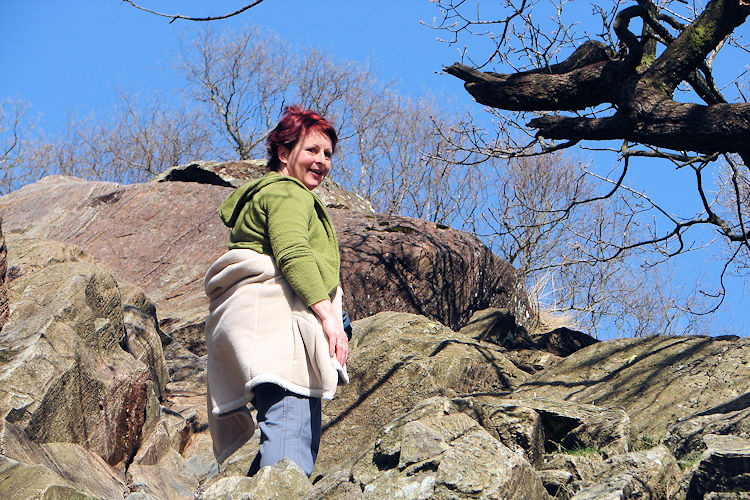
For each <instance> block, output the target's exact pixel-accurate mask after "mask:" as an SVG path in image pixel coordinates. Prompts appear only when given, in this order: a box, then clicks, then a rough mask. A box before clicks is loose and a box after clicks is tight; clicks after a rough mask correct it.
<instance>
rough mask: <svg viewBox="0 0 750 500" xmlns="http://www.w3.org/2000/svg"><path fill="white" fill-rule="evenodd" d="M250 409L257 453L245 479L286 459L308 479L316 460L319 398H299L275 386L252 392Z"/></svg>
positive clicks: (318, 441) (319, 417)
mask: <svg viewBox="0 0 750 500" xmlns="http://www.w3.org/2000/svg"><path fill="white" fill-rule="evenodd" d="M253 394H254V397H253V400H252V405H253V406H254V407H255V408H256V409H257V410H258V416H257V419H258V427H259V428H260V450H258V454H257V455H256V456H255V459H254V460H253V463H252V465H251V466H250V470H249V471H248V473H247V475H248V476H252V475H254V474H255V473H256V472H258V470H260V469H261V468H262V467H265V466H267V465H274V464H276V463H278V462H279V461H281V459H282V458H285V457H286V458H289V459H291V460H292V461H293V462H294V463H296V464H297V465H299V467H300V468H301V469H302V470H303V471H304V472H305V474H307V475H308V476H309V475H310V474H312V471H313V466H314V465H315V459H316V458H317V456H318V447H319V446H320V433H321V406H320V398H311V397H307V396H300V395H299V394H295V393H293V392H290V391H287V390H285V389H283V388H281V387H280V386H278V385H276V384H260V385H258V386H256V387H255V388H254V389H253Z"/></svg>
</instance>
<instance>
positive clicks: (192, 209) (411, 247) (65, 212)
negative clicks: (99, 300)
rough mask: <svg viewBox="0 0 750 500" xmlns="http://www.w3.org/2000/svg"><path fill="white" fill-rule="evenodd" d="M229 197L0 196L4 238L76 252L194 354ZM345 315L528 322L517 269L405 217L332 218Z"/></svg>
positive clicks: (78, 191) (160, 189)
mask: <svg viewBox="0 0 750 500" xmlns="http://www.w3.org/2000/svg"><path fill="white" fill-rule="evenodd" d="M231 192H232V188H228V187H222V186H216V185H210V184H199V183H195V182H158V183H147V184H133V185H123V186H121V185H118V184H113V183H107V182H93V181H84V180H81V179H76V178H71V177H61V176H51V177H46V178H44V179H42V180H41V181H39V182H37V183H35V184H31V185H28V186H25V187H23V188H22V189H20V190H18V191H15V192H13V193H10V194H8V195H5V196H3V197H1V198H0V213H3V215H4V218H5V226H6V228H7V231H12V232H16V233H18V232H21V233H23V234H24V235H25V236H30V237H41V238H51V239H56V240H62V241H66V242H70V243H75V244H77V245H80V246H81V247H83V248H84V249H85V251H86V252H87V253H88V254H89V255H91V256H92V257H93V258H94V259H95V260H96V261H97V262H99V263H100V264H101V265H103V266H104V267H106V268H107V269H109V270H110V271H111V272H112V273H114V274H115V275H116V276H117V277H118V278H121V279H124V280H126V281H129V282H132V283H133V284H135V285H137V286H139V287H141V288H143V290H144V291H145V293H146V295H147V296H148V297H149V298H150V299H151V300H153V301H154V303H156V305H157V311H158V314H159V318H160V326H161V328H162V329H163V330H164V332H165V333H168V334H170V335H172V336H174V337H175V338H177V339H178V340H180V341H181V342H182V343H183V344H184V345H185V346H186V347H188V348H189V349H190V350H192V351H193V352H196V353H198V354H202V353H203V350H204V347H203V321H204V318H205V316H206V312H207V300H206V298H205V296H204V293H203V277H204V274H205V271H206V269H207V268H208V266H209V265H210V264H211V263H212V262H213V261H214V260H215V259H216V258H217V257H218V256H219V255H221V254H222V253H223V252H224V251H225V250H226V241H227V237H228V229H227V228H226V227H224V225H223V224H222V222H221V220H220V219H219V217H218V215H217V210H218V207H219V205H220V204H221V202H222V201H223V200H224V199H225V198H226V197H227V196H228V195H229V194H230V193H231ZM330 213H331V217H332V219H333V221H334V225H335V226H336V229H337V232H338V234H339V242H340V245H341V255H342V272H341V277H342V285H343V287H344V289H345V291H346V293H347V294H348V295H347V298H346V299H345V306H346V308H347V309H348V311H349V312H350V315H351V316H352V318H353V319H358V318H362V317H365V316H369V315H372V314H374V313H376V312H379V311H383V310H396V311H405V312H413V313H418V314H422V315H425V316H428V317H430V318H433V319H436V320H438V321H440V322H441V323H443V324H446V325H448V326H451V327H452V328H454V329H456V328H459V327H460V326H462V324H463V323H465V322H466V321H468V319H469V317H470V316H471V314H472V313H473V312H474V311H476V310H479V309H484V308H486V307H490V306H493V307H507V308H509V309H510V310H511V311H513V313H514V314H515V315H516V317H517V318H520V319H519V321H521V320H523V319H524V318H527V317H528V316H529V313H528V310H527V309H528V307H527V304H528V302H527V298H526V295H525V292H524V291H523V287H522V284H521V283H520V282H519V281H518V280H517V278H516V275H515V271H514V270H513V268H512V267H511V266H510V265H509V264H507V263H506V262H504V261H502V260H501V259H499V258H498V257H496V256H494V255H492V253H491V252H490V251H489V249H488V248H487V247H485V246H484V245H482V244H481V242H480V241H479V240H477V239H476V238H475V237H473V236H471V235H469V234H467V233H463V232H460V231H455V230H452V229H446V228H441V227H438V226H436V225H435V224H432V223H429V222H425V221H421V220H417V219H410V218H406V217H395V216H391V217H385V216H380V215H373V214H368V213H366V212H361V211H353V210H338V209H330Z"/></svg>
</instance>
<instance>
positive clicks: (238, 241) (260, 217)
mask: <svg viewBox="0 0 750 500" xmlns="http://www.w3.org/2000/svg"><path fill="white" fill-rule="evenodd" d="M219 215H220V216H221V220H223V221H224V224H225V225H226V226H228V227H230V228H232V231H231V233H230V235H229V245H228V247H229V249H230V250H231V249H233V248H249V249H250V250H254V251H256V252H259V253H263V254H266V255H270V256H272V257H273V258H274V260H275V261H276V265H278V266H279V269H281V272H282V273H283V274H284V277H285V278H286V280H287V281H288V282H289V285H290V286H291V287H292V289H293V290H294V291H295V292H296V293H297V295H298V296H299V297H300V298H301V299H302V301H303V302H304V303H305V305H307V306H310V305H311V304H315V303H316V302H320V301H321V300H323V299H330V298H331V296H332V294H333V293H334V292H335V290H336V287H337V286H338V284H339V272H340V265H341V260H340V257H339V245H338V240H337V239H336V231H335V230H334V228H333V224H332V223H331V219H330V217H329V216H328V212H327V211H326V208H325V205H323V202H321V201H320V199H318V197H317V196H315V195H314V194H313V193H312V192H311V191H310V190H309V189H307V188H306V187H305V185H304V184H302V183H301V182H300V181H299V180H297V179H295V178H293V177H287V176H284V175H281V174H279V173H278V172H269V173H267V174H266V175H264V176H263V177H261V178H260V179H258V180H255V181H251V182H248V183H247V184H245V185H243V186H241V187H239V188H237V189H236V190H235V191H234V192H233V193H232V194H231V195H229V197H228V198H227V199H226V200H224V203H222V204H221V207H220V208H219Z"/></svg>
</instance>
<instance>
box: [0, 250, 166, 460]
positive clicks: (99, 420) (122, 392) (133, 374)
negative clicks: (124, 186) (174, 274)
mask: <svg viewBox="0 0 750 500" xmlns="http://www.w3.org/2000/svg"><path fill="white" fill-rule="evenodd" d="M16 252H18V253H16ZM68 256H73V257H72V259H71V260H67V257H68ZM9 262H10V264H11V268H13V269H15V272H16V275H17V277H15V278H14V279H13V281H11V283H10V285H9V292H10V296H11V299H12V300H11V306H12V307H11V311H10V316H9V318H8V322H7V323H6V324H5V327H4V329H3V335H2V337H1V338H0V351H1V352H3V359H2V363H0V416H2V417H3V418H4V419H5V420H7V421H8V422H11V423H13V424H15V425H17V426H18V427H20V428H21V429H23V431H24V432H25V434H26V435H28V436H29V437H30V438H31V439H32V440H33V441H35V442H37V443H52V442H68V443H77V444H80V445H82V446H84V447H85V448H87V449H89V450H92V451H94V452H96V453H97V454H98V455H100V456H101V457H102V458H103V459H104V460H105V461H106V462H107V463H109V464H111V465H118V466H120V467H124V465H125V463H126V462H127V460H129V459H130V457H132V455H133V453H134V452H135V450H136V448H137V446H138V444H139V441H140V438H141V433H142V431H143V429H144V427H147V426H148V425H149V423H151V422H153V421H154V419H155V416H156V415H155V408H158V399H157V395H156V394H155V390H157V385H156V384H155V382H154V379H153V378H152V371H153V370H152V368H150V367H149V366H147V365H146V364H144V363H143V362H141V361H138V360H136V359H135V358H134V357H133V355H132V354H130V353H129V352H126V351H125V350H123V348H122V346H123V344H124V342H125V339H126V327H125V320H124V308H123V304H122V301H121V293H120V288H119V287H118V284H117V281H116V280H115V278H114V277H113V276H112V275H111V274H109V273H108V272H106V271H104V270H102V269H101V268H99V267H97V266H96V265H95V264H92V263H90V262H85V260H83V259H82V252H81V251H80V249H76V248H71V247H70V245H65V244H63V243H60V242H42V241H35V242H33V243H32V244H30V245H27V246H24V245H22V244H19V245H15V246H14V245H11V246H10V254H9Z"/></svg>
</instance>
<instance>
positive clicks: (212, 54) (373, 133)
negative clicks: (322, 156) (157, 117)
mask: <svg viewBox="0 0 750 500" xmlns="http://www.w3.org/2000/svg"><path fill="white" fill-rule="evenodd" d="M179 68H180V70H181V71H182V72H183V74H184V75H185V78H186V79H187V81H188V82H189V85H188V87H187V89H186V95H187V96H188V97H190V98H191V99H193V100H194V101H196V102H197V103H199V104H200V109H201V112H202V113H203V116H204V117H205V120H206V122H208V123H210V125H211V128H212V130H213V131H214V133H215V134H216V136H217V137H218V138H220V139H219V141H218V142H220V143H222V144H223V145H221V144H219V145H217V146H216V147H215V149H214V151H216V153H217V155H218V156H219V157H222V158H225V159H227V158H237V157H238V158H240V159H250V158H257V157H263V156H265V151H264V145H265V138H266V135H267V134H268V132H269V131H270V129H271V128H272V127H273V126H274V125H275V124H276V121H277V119H278V117H279V115H280V113H281V111H282V108H283V107H284V105H286V104H291V103H298V104H301V105H302V106H305V107H308V108H311V109H315V110H317V111H319V112H320V113H322V114H323V115H325V116H326V117H328V118H329V119H331V120H332V121H333V122H334V123H335V125H336V128H337V130H338V133H339V140H340V141H339V145H338V148H337V152H336V156H335V158H334V169H333V176H334V178H335V179H336V180H337V181H338V182H339V183H341V184H342V185H343V186H344V187H346V188H348V189H351V190H352V191H354V192H356V193H358V194H360V195H362V196H364V197H365V198H367V199H369V200H370V201H371V202H372V203H373V205H374V206H375V208H376V209H377V210H378V211H381V212H385V213H402V214H407V215H414V216H418V217H423V218H427V219H429V220H433V221H436V222H441V223H446V224H447V223H453V222H455V221H458V222H462V219H463V216H459V214H460V212H461V211H466V210H467V204H466V200H468V199H471V198H472V197H474V195H473V194H472V193H473V192H474V191H475V190H474V187H473V185H472V183H471V182H472V179H474V177H473V176H470V175H469V176H467V175H464V172H463V167H460V166H457V162H451V161H450V159H449V158H446V155H448V154H450V151H449V148H448V147H447V143H446V141H445V139H443V135H445V134H449V135H451V137H452V140H454V141H459V140H460V137H459V136H458V134H452V133H451V130H453V131H456V132H457V131H458V129H457V124H458V123H459V120H458V118H456V117H453V116H452V115H450V114H449V113H448V112H446V111H444V110H443V109H441V108H440V107H438V106H437V105H436V104H435V103H434V101H433V100H431V99H430V98H429V97H425V98H422V99H418V100H414V99H409V98H406V97H404V96H402V95H400V94H399V93H398V92H397V90H396V88H395V84H394V83H393V82H381V81H380V80H379V79H378V78H377V77H376V75H374V74H373V73H372V72H371V71H370V69H369V67H366V66H365V67H362V66H360V65H357V64H354V63H352V62H347V61H340V60H335V59H333V58H332V57H331V56H330V55H328V54H325V53H322V52H320V51H317V50H315V49H312V50H306V51H300V50H298V49H296V48H293V47H290V46H288V45H286V44H284V43H282V42H281V41H280V40H279V39H278V38H277V37H276V36H274V35H273V34H271V33H268V32H265V31H263V30H260V29H259V28H246V29H244V30H243V31H241V32H239V33H236V34H228V35H224V36H217V35H215V34H214V33H213V32H211V31H210V30H206V31H204V32H202V34H201V35H200V36H199V37H198V38H197V39H196V41H195V42H194V43H193V44H192V45H189V46H184V47H183V50H182V56H181V62H180V65H179ZM438 153H440V154H438ZM457 169H461V171H462V172H457Z"/></svg>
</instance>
